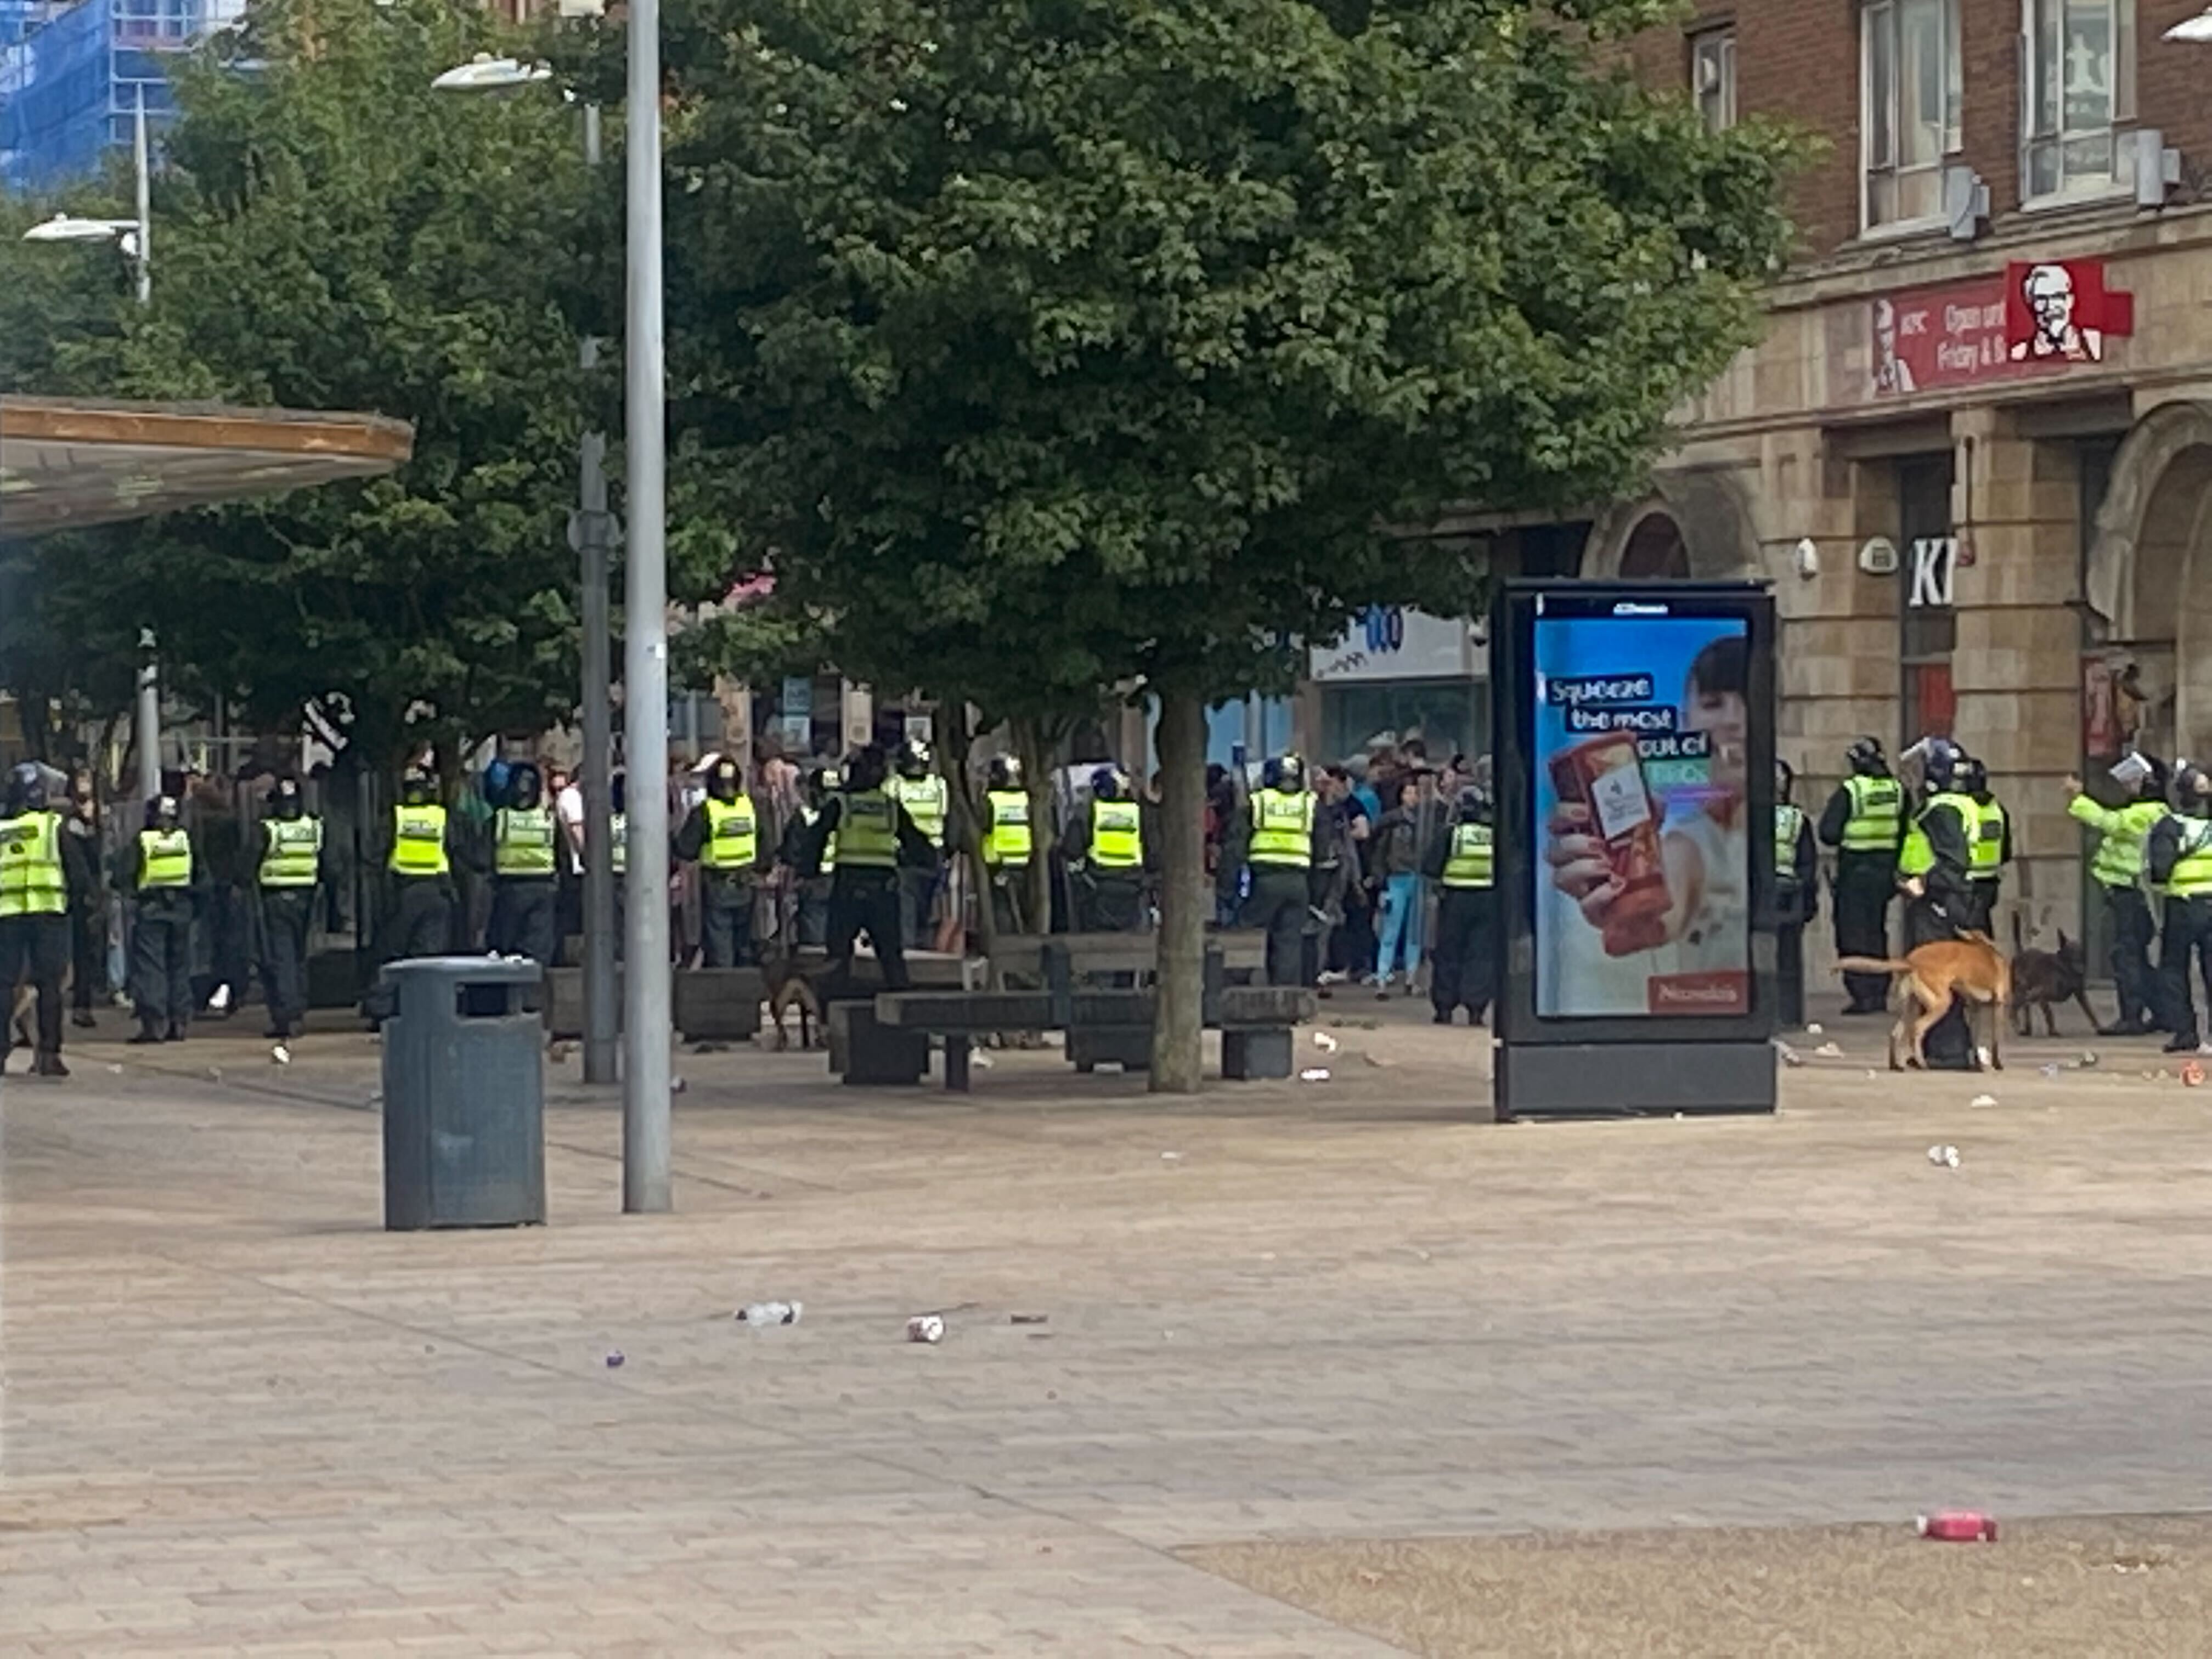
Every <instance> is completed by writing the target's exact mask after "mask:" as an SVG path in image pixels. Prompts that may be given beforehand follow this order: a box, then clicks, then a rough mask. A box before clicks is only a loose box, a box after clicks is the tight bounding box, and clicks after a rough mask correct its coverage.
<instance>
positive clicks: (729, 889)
mask: <svg viewBox="0 0 2212 1659" xmlns="http://www.w3.org/2000/svg"><path fill="white" fill-rule="evenodd" d="M753 891H754V883H753V879H752V878H751V877H750V875H747V874H744V873H741V872H738V873H733V872H727V871H721V870H702V871H701V872H699V943H700V947H701V950H702V952H703V954H704V956H705V958H706V964H707V966H708V967H709V968H742V967H744V965H745V964H746V963H749V962H750V961H751V960H752V959H753Z"/></svg>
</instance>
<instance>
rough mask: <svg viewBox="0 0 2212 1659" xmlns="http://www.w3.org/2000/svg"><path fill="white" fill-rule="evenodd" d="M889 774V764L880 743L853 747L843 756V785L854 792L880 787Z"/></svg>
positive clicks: (864, 791) (863, 791)
mask: <svg viewBox="0 0 2212 1659" xmlns="http://www.w3.org/2000/svg"><path fill="white" fill-rule="evenodd" d="M889 775H890V763H888V762H887V761H885V760H884V749H883V745H882V744H877V743H872V744H867V745H866V746H865V747H863V748H860V749H855V750H854V751H853V752H852V753H851V754H850V755H848V756H847V757H846V758H845V787H846V788H848V789H849V790H852V791H854V792H855V793H866V791H868V790H870V789H880V788H882V787H884V779H885V778H886V777H887V776H889Z"/></svg>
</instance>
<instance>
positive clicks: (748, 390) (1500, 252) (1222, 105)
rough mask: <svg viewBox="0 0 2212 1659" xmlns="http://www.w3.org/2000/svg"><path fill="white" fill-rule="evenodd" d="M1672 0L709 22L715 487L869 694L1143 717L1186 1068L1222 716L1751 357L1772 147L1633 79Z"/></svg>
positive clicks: (729, 4) (701, 266) (1401, 0)
mask: <svg viewBox="0 0 2212 1659" xmlns="http://www.w3.org/2000/svg"><path fill="white" fill-rule="evenodd" d="M1661 15H1662V8H1659V7H1656V6H1654V5H1650V4H1647V3H1642V0H1572V3H1568V4H1565V5H1559V6H1553V7H1546V8H1536V7H1533V6H1529V5H1526V4H1522V3H1515V0H1396V3H1391V0H1371V3H1361V0H1328V3H1315V0H678V4H677V6H676V7H675V8H674V20H675V21H674V35H675V40H674V42H673V45H672V47H671V63H672V64H674V65H675V66H676V69H675V79H676V85H675V87H674V88H673V89H672V99H671V108H672V110H673V111H674V120H673V125H672V133H671V167H672V168H673V178H672V180H671V186H672V187H671V197H670V200H671V226H672V246H673V247H674V248H675V249H676V250H678V252H675V253H674V254H673V255H672V257H671V280H672V283H673V287H672V301H671V303H672V306H673V307H674V309H673V311H672V314H671V325H672V328H673V330H674V332H675V336H676V341H677V347H678V352H679V360H678V369H677V373H676V375H675V377H674V383H675V384H676V385H678V386H679V387H681V388H682V389H683V392H682V397H681V400H680V403H679V406H678V416H679V421H680V422H681V424H682V425H683V427H684V429H685V431H686V433H687V435H688V438H689V441H690V443H691V444H692V445H693V446H694V447H695V448H696V452H697V455H698V463H699V470H698V471H697V473H696V483H697V484H698V487H700V488H702V489H710V490H711V491H712V492H713V493H714V498H715V499H716V501H718V502H719V503H720V504H721V505H722V506H723V507H725V508H726V510H728V511H729V512H730V513H732V514H733V515H735V521H736V526H737V528H736V532H735V533H736V534H737V536H738V539H739V542H740V543H741V544H742V547H743V548H744V550H746V551H747V552H748V553H750V555H751V556H754V557H757V558H772V560H773V562H774V565H775V570H776V573H777V578H778V582H779V589H780V591H781V592H787V593H788V594H789V595H790V597H791V598H792V599H793V600H794V601H796V602H799V603H804V604H811V605H817V606H818V607H820V609H821V611H823V613H824V614H827V615H829V616H832V617H834V618H835V650H836V655H837V658H838V659H839V660H840V661H841V662H842V663H843V664H844V665H846V666H847V667H848V669H850V670H851V671H854V672H858V673H865V674H870V675H873V676H876V677H878V678H884V679H887V680H889V681H891V682H893V683H897V684H916V685H921V686H924V687H927V688H930V689H933V690H945V691H947V692H951V693H953V694H956V695H966V696H974V697H976V698H977V699H978V700H979V701H981V702H984V703H985V704H987V705H988V706H991V707H993V708H999V709H1001V710H1005V711H1007V712H1024V711H1025V710H1036V711H1041V712H1050V711H1054V710H1064V709H1066V708H1069V707H1071V706H1073V705H1075V704H1079V703H1082V702H1090V701H1091V700H1095V699H1096V697H1097V696H1098V694H1099V692H1100V690H1101V689H1102V688H1105V687H1113V686H1117V685H1119V686H1133V687H1136V688H1139V689H1141V690H1144V691H1146V692H1148V693H1150V694H1152V695H1153V696H1157V697H1158V700H1159V704H1160V708H1161V719H1160V725H1159V750H1160V759H1161V762H1162V765H1163V769H1164V774H1165V780H1164V789H1165V800H1164V813H1163V817H1162V822H1163V823H1164V835H1165V842H1166V845H1165V847H1164V849H1163V850H1164V858H1165V866H1166V870H1165V879H1164V889H1163V895H1162V897H1163V903H1162V912H1163V926H1164V933H1165V935H1166V936H1165V938H1164V940H1163V944H1162V972H1161V994H1162V996H1161V1000H1162V1008H1163V1018H1162V1019H1161V1022H1160V1026H1159V1032H1158V1047H1157V1049H1156V1053H1155V1057H1154V1065H1153V1072H1152V1078H1153V1082H1154V1085H1155V1086H1157V1087H1163V1088H1168V1089H1176V1090H1181V1089H1187V1088H1189V1087H1191V1086H1194V1084H1195V1081H1196V1079H1197V1072H1198V1054H1199V1048H1198V1034H1197V1030H1196V1025H1195V1020H1194V1012H1195V1009H1196V1006H1197V1000H1198V997H1197V992H1198V960H1199V942H1200V927H1201V925H1202V917H1203V915H1204V912H1205V904H1204V895H1203V892H1202V890H1201V874H1200V844H1199V843H1200V817H1201V811H1202V801H1201V791H1202V768H1203V755H1202V748H1203V734H1204V726H1203V721H1204V708H1205V705H1206V701H1207V700H1208V699H1209V698H1210V697H1213V696H1220V695H1224V694H1233V693H1237V692H1240V691H1242V690H1244V689H1245V688H1247V687H1249V686H1250V685H1252V684H1255V683H1256V682H1259V681H1261V680H1262V679H1264V678H1267V677H1268V676H1269V675H1271V674H1274V673H1279V672H1280V671H1281V669H1282V667H1283V660H1284V657H1285V653H1286V651H1287V650H1288V649H1289V648H1291V646H1292V645H1293V643H1294V642H1296V641H1302V640H1309V639H1319V638H1327V637H1332V636H1334V635H1335V634H1336V633H1337V632H1338V631H1339V630H1340V629H1341V628H1342V627H1343V626H1344V625H1345V623H1346V621H1347V619H1348V618H1349V617H1350V616H1351V615H1352V613H1353V612H1354V611H1356V610H1357V609H1358V607H1360V606H1363V605H1367V604H1370V603H1376V602H1386V601H1401V602H1414V603H1427V604H1431V605H1440V606H1443V607H1444V608H1447V609H1457V608H1462V607H1464V606H1465V605H1467V604H1468V603H1469V602H1470V600H1471V599H1474V596H1475V595H1476V593H1477V592H1478V591H1479V588H1480V581H1481V579H1482V573H1481V572H1480V571H1479V570H1477V569H1474V568H1469V567H1468V566H1467V565H1466V564H1465V563H1464V562H1462V559H1461V557H1460V556H1458V555H1456V554H1454V553H1452V552H1449V551H1447V550H1443V549H1442V548H1440V547H1438V546H1437V545H1436V544H1424V543H1421V542H1418V541H1407V540H1405V539H1401V538H1398V537H1396V536H1394V534H1393V533H1392V526H1409V525H1419V524H1421V523H1423V522H1425V521H1426V520H1430V519H1431V517H1432V516H1433V515H1435V514H1436V513H1437V512H1438V511H1439V510H1440V509H1441V508H1442V507H1444V506H1445V505H1447V504H1449V503H1455V502H1472V503H1477V504H1480V505H1482V506H1485V507H1492V508H1498V509H1508V510H1516V511H1518V510H1527V509H1531V508H1537V509H1542V508H1553V509H1568V508H1572V507H1580V506H1583V505H1586V504H1588V503H1591V502H1595V501H1601V500H1603V499H1605V498H1606V497H1607V496H1609V495H1612V494H1613V493H1614V492H1616V491H1617V490H1619V489H1621V488H1623V487H1624V486H1626V485H1627V484H1628V483H1630V482H1631V481H1632V478H1633V477H1634V475H1635V473H1636V472H1637V471H1638V468H1639V467H1641V466H1642V465H1644V463H1645V461H1646V460H1647V459H1648V458H1649V457H1650V454H1651V453H1653V451H1654V450H1655V448H1656V447H1658V446H1659V445H1660V444H1661V443H1662V441H1663V439H1664V435H1665V430H1666V421H1667V417H1668V411H1669V410H1671V409H1672V408H1674V406H1675V405H1676V404H1678V403H1679V402H1680V399H1681V398H1683V397H1684V396H1685V395H1686V393H1688V392H1691V391H1692V390H1694V389H1695V388H1697V387H1698V386H1700V385H1701V384H1703V383H1704V382H1705V380H1708V379H1709V378H1710V377H1711V375H1712V374H1715V373H1716V372H1717V370H1718V369H1719V368H1721V367H1722V366H1723V364H1724V363H1725V362H1726V361H1727V359H1728V357H1729V355H1730V354H1731V353H1732V352H1734V351H1735V350H1736V349H1738V348H1740V347H1741V346H1742V345H1743V344H1745V343H1747V341H1748V340H1749V339H1750V338H1751V337H1752V336H1753V327H1754V318H1755V302H1754V299H1753V286H1754V284H1755V283H1757V281H1758V280H1759V278H1760V277H1762V276H1765V274H1766V273H1767V272H1769V271H1770V270H1771V269H1772V268H1773V266H1774V264H1776V263H1777V262H1778V258H1779V257H1780V256H1781V254H1782V253H1783V252H1784V247H1785V246H1786V240H1787V227H1786V225H1785V222H1784V218H1783V216H1782V215H1781V213H1780V211H1779V210H1778V205H1777V201H1778V173H1779V171H1780V169H1781V168H1782V167H1783V166H1784V164H1785V161H1786V149H1787V146H1786V144H1785V142H1784V140H1783V139H1782V138H1781V137H1779V136H1778V134H1776V133H1774V132H1773V131H1769V130H1767V129H1765V128H1763V127H1760V126H1759V125H1744V126H1740V127H1737V128H1735V129H1734V130H1732V131H1728V132H1724V133H1721V134H1717V135H1716V134H1711V133H1708V132H1707V131H1705V128H1704V127H1703V125H1701V124H1700V123H1699V120H1698V119H1697V117H1696V115H1695V114H1694V112H1692V110H1691V109H1690V108H1689V107H1688V106H1686V104H1685V103H1683V102H1682V101H1680V100H1675V99H1668V98H1656V97H1653V96H1651V95H1649V94H1646V93H1645V92H1644V91H1643V90H1641V89H1640V88H1638V87H1637V86H1636V85H1635V84H1634V83H1633V82H1632V81H1631V80H1629V79H1628V78H1627V76H1626V75H1625V73H1622V72H1619V71H1617V70H1613V69H1612V68H1609V67H1608V66H1607V63H1606V61H1605V58H1604V53H1605V52H1606V42H1607V40H1608V38H1610V37H1613V36H1615V35H1618V34H1619V33H1621V32H1623V31H1625V30H1627V29H1630V28H1632V27H1638V26H1640V25H1643V24H1644V23H1648V22H1650V21H1655V20H1656V19H1657V18H1658V17H1660V16H1661Z"/></svg>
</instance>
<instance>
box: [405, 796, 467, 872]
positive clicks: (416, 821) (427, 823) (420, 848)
mask: <svg viewBox="0 0 2212 1659" xmlns="http://www.w3.org/2000/svg"><path fill="white" fill-rule="evenodd" d="M391 867H392V874H393V875H395V876H447V875H451V874H452V873H453V861H452V860H450V859H448V858H447V856H446V809H445V808H444V807H442V806H406V805H400V806H395V807H393V808H392V865H391Z"/></svg>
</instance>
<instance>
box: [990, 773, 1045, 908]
mask: <svg viewBox="0 0 2212 1659" xmlns="http://www.w3.org/2000/svg"><path fill="white" fill-rule="evenodd" d="M984 781H985V783H986V785H987V787H986V788H985V789H984V791H983V837H982V839H983V875H984V884H985V886H986V887H987V889H988V890H989V892H990V895H991V919H992V923H993V925H994V927H996V929H997V930H998V931H999V932H1000V933H1020V932H1022V931H1023V928H1024V926H1025V924H1026V923H1027V921H1028V918H1029V870H1030V846H1031V840H1030V797H1029V792H1028V791H1027V790H1025V789H1024V788H1023V787H1022V763H1021V762H1020V761H1018V760H1017V759H1016V758H1015V757H1013V756H1012V755H994V756H993V757H991V764H990V766H989V768H988V769H987V770H986V771H985V773H984ZM1045 925H1048V924H1045Z"/></svg>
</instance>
